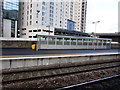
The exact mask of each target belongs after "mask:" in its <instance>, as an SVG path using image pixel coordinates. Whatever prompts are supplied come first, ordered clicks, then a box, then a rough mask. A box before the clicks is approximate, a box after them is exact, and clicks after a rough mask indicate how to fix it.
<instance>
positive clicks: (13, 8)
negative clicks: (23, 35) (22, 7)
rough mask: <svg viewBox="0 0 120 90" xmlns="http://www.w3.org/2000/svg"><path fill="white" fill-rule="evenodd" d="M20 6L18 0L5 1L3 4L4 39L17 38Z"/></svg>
mask: <svg viewBox="0 0 120 90" xmlns="http://www.w3.org/2000/svg"><path fill="white" fill-rule="evenodd" d="M18 4H19V3H18V0H3V2H2V14H3V17H2V20H3V21H2V22H3V30H2V31H3V32H2V36H3V37H17V30H18V27H17V23H18V9H19V8H18V7H19V5H18Z"/></svg>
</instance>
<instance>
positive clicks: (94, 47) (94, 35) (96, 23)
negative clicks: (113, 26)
mask: <svg viewBox="0 0 120 90" xmlns="http://www.w3.org/2000/svg"><path fill="white" fill-rule="evenodd" d="M99 22H100V21H96V22H92V24H95V32H94V37H95V38H96V27H97V23H99ZM95 47H96V46H95V41H94V50H95Z"/></svg>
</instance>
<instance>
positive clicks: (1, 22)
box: [0, 0, 3, 37]
mask: <svg viewBox="0 0 120 90" xmlns="http://www.w3.org/2000/svg"><path fill="white" fill-rule="evenodd" d="M2 6H3V4H2V1H1V0H0V37H2V33H3V21H2V20H3V19H2V18H3V13H2Z"/></svg>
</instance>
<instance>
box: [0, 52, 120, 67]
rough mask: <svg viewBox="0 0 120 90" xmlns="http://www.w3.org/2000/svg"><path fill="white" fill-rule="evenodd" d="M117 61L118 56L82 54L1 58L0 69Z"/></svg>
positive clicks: (119, 56)
mask: <svg viewBox="0 0 120 90" xmlns="http://www.w3.org/2000/svg"><path fill="white" fill-rule="evenodd" d="M113 59H115V60H117V59H120V54H118V53H116V54H112V53H111V54H110V53H109V54H104V53H103V54H90V55H89V54H82V55H64V56H41V57H17V58H1V59H0V62H1V63H2V69H11V68H21V67H33V66H43V65H46V66H47V65H55V64H62V63H63V64H64V63H75V62H76V63H77V62H82V61H93V60H98V61H99V60H113Z"/></svg>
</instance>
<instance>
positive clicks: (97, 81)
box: [55, 74, 120, 90]
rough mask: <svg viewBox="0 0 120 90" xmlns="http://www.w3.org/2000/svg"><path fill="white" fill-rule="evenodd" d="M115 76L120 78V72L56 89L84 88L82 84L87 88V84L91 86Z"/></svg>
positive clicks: (71, 89)
mask: <svg viewBox="0 0 120 90" xmlns="http://www.w3.org/2000/svg"><path fill="white" fill-rule="evenodd" d="M114 78H119V79H120V74H119V75H114V76H110V77H106V78H101V79H97V80H93V81H89V82H84V83H80V84H76V85H71V86H67V87H62V88H58V89H55V90H67V89H69V90H73V89H75V90H77V89H80V88H83V87H82V86H84V88H85V85H89V87H90V85H92V84H95V83H100V82H103V81H104V82H105V81H106V80H110V79H114ZM119 83H120V82H119ZM96 88H97V87H96ZM104 88H105V87H104Z"/></svg>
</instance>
